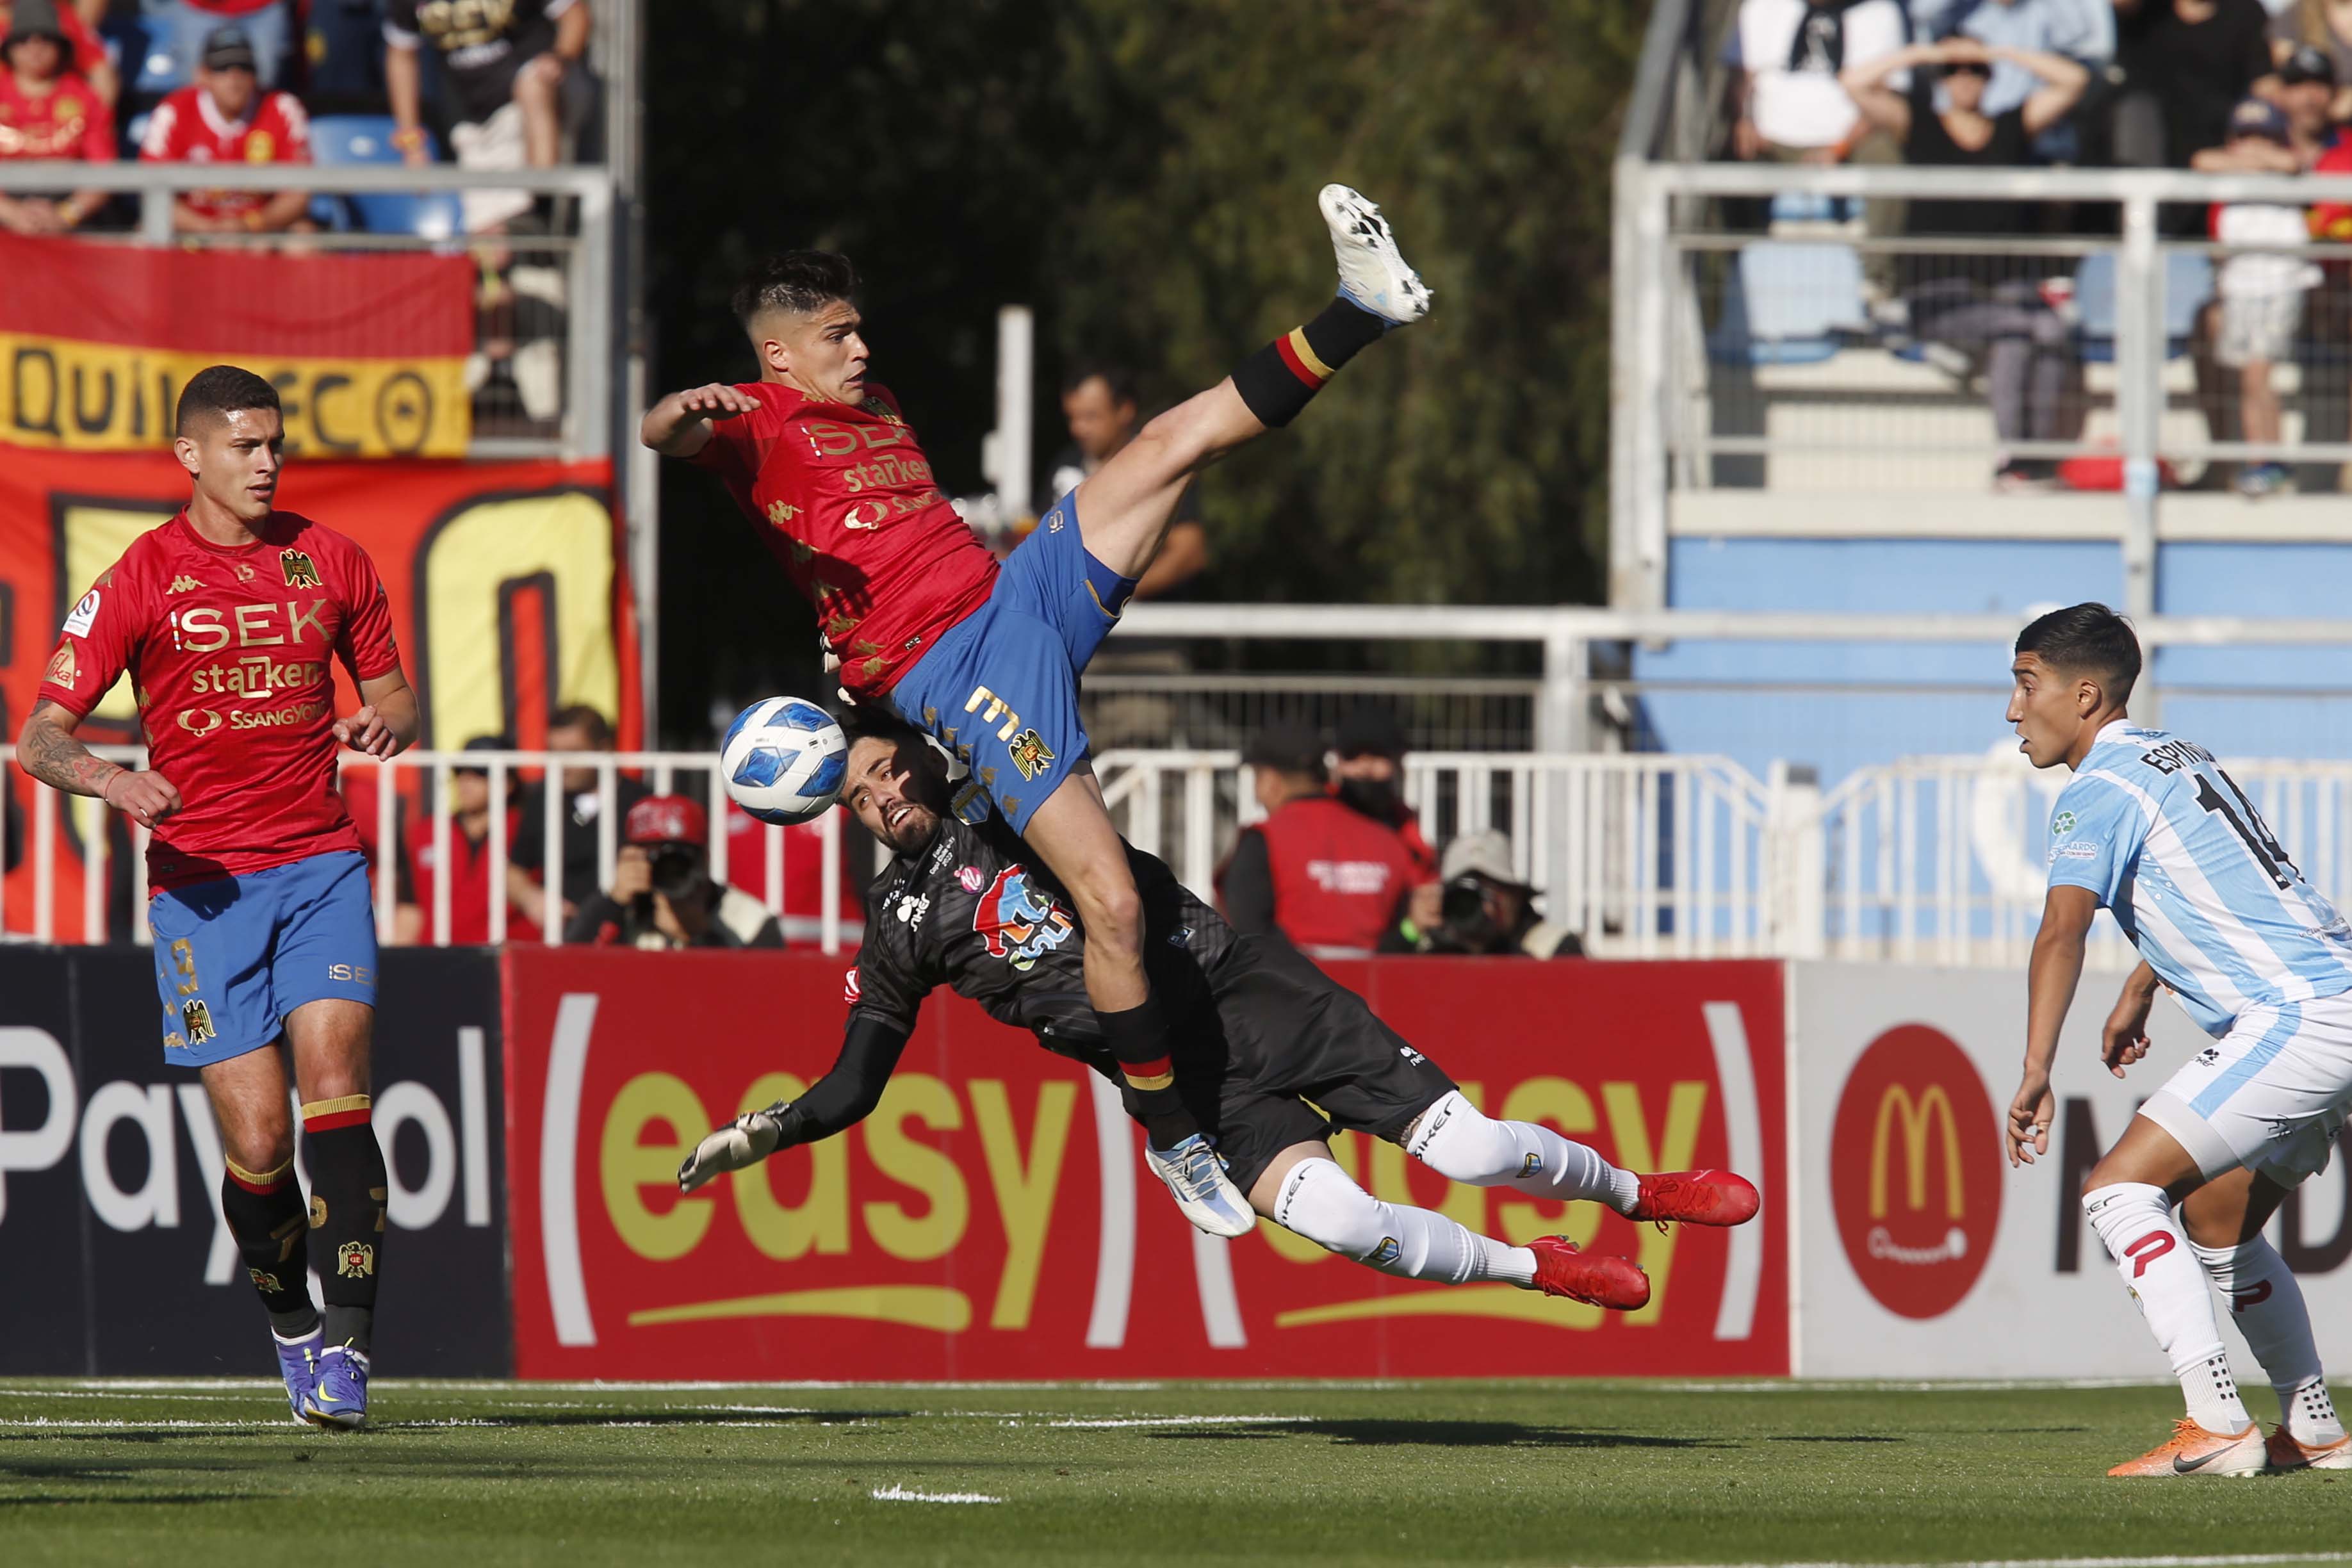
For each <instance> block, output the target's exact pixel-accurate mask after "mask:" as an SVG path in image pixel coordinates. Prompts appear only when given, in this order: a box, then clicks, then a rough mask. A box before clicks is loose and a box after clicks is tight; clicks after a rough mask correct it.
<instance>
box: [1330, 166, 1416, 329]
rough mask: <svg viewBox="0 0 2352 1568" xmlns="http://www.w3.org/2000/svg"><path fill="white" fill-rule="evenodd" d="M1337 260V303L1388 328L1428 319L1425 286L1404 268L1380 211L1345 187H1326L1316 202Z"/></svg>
mask: <svg viewBox="0 0 2352 1568" xmlns="http://www.w3.org/2000/svg"><path fill="white" fill-rule="evenodd" d="M1316 205H1318V206H1319V207H1321V208H1322V209H1323V221H1324V223H1325V224H1326V225H1328V226H1329V227H1330V230H1331V249H1332V251H1333V252H1334V253H1335V254H1336V255H1337V256H1338V257H1339V292H1340V294H1341V296H1342V297H1344V298H1345V299H1347V300H1349V301H1351V302H1352V303H1354V304H1356V305H1359V306H1361V307H1362V308H1363V309H1364V310H1369V311H1370V312H1371V313H1372V314H1373V315H1375V316H1378V317H1379V318H1380V319H1381V321H1386V322H1387V323H1388V324H1389V325H1390V326H1391V327H1402V326H1409V325H1411V324H1412V322H1414V321H1419V320H1421V319H1422V318H1423V316H1426V315H1427V314H1429V300H1430V293H1429V285H1427V284H1426V283H1423V281H1422V280H1421V274H1420V273H1418V272H1415V271H1414V270H1413V269H1412V268H1411V267H1409V266H1407V265H1406V264H1405V259H1404V255H1403V253H1402V251H1400V250H1398V249H1397V242H1396V236H1394V235H1393V234H1391V233H1390V232H1389V224H1388V219H1386V218H1384V217H1382V216H1381V209H1380V207H1379V205H1377V204H1375V203H1373V202H1370V201H1368V200H1366V199H1365V198H1364V196H1363V195H1361V194H1360V193H1359V192H1356V191H1353V190H1350V189H1349V188H1348V187H1347V186H1346V185H1326V186H1324V187H1323V191H1322V194H1321V195H1318V197H1317V198H1316Z"/></svg>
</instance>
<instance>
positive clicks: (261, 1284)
mask: <svg viewBox="0 0 2352 1568" xmlns="http://www.w3.org/2000/svg"><path fill="white" fill-rule="evenodd" d="M245 1277H246V1278H247V1279H250V1280H252V1281H253V1288H254V1289H257V1290H267V1291H268V1292H270V1293H271V1294H272V1295H275V1294H277V1293H278V1291H280V1290H283V1289H286V1287H284V1286H283V1285H280V1284H279V1283H278V1276H277V1275H275V1274H272V1273H269V1272H268V1270H266V1269H261V1268H248V1269H247V1270H246V1271H245Z"/></svg>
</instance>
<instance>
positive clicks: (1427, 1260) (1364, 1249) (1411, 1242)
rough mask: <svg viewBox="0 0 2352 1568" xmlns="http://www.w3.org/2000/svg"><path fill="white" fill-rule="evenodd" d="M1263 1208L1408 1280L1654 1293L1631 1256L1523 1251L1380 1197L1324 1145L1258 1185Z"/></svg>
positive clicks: (1609, 1300) (1549, 1241)
mask: <svg viewBox="0 0 2352 1568" xmlns="http://www.w3.org/2000/svg"><path fill="white" fill-rule="evenodd" d="M1250 1203H1251V1205H1252V1206H1254V1207H1255V1209H1256V1210H1257V1212H1258V1213H1260V1214H1262V1215H1265V1216H1266V1217H1267V1218H1268V1219H1270V1220H1273V1221H1274V1222H1275V1223H1276V1225H1279V1226H1283V1227H1284V1228H1286V1229H1287V1230H1292V1231H1296V1232H1297V1234H1299V1235H1300V1236H1303V1237H1306V1238H1307V1240H1309V1241H1311V1242H1313V1243H1315V1245H1316V1246H1318V1247H1323V1248H1325V1249H1326V1250H1328V1251H1331V1252H1336V1253H1338V1254H1339V1256H1341V1257H1342V1258H1353V1259H1355V1260H1356V1261H1357V1262H1359V1263H1360V1264H1363V1265H1364V1266H1365V1267H1366V1268H1377V1269H1379V1270H1380V1271H1381V1273H1383V1274H1393V1275H1395V1276H1397V1277H1398V1278H1399V1279H1435V1280H1438V1281H1441V1282H1443V1283H1444V1284H1447V1285H1468V1284H1473V1283H1475V1282H1477V1281H1479V1280H1498V1281H1500V1282H1502V1283H1504V1284H1507V1285H1516V1286H1517V1287H1519V1289H1523V1290H1540V1291H1542V1292H1543V1293H1544V1294H1545V1295H1547V1296H1565V1297H1568V1298H1570V1300H1578V1301H1585V1302H1590V1303H1591V1304H1592V1305H1593V1306H1596V1307H1608V1308H1611V1309H1612V1310H1618V1311H1631V1310H1633V1309H1634V1308H1636V1307H1639V1306H1642V1305H1643V1304H1644V1303H1645V1302H1647V1301H1648V1300H1649V1299H1650V1279H1649V1276H1647V1275H1645V1274H1643V1272H1642V1271H1641V1270H1640V1269H1639V1268H1635V1267H1634V1266H1633V1264H1631V1263H1628V1262H1627V1261H1625V1259H1623V1258H1611V1257H1607V1256H1605V1255H1603V1254H1600V1253H1587V1252H1579V1251H1578V1250H1577V1249H1576V1245H1575V1243H1573V1242H1571V1241H1570V1240H1569V1239H1568V1238H1567V1237H1558V1236H1548V1237H1542V1238H1540V1239H1539V1240H1538V1241H1536V1242H1534V1243H1532V1244H1531V1245H1529V1246H1527V1247H1513V1246H1511V1245H1509V1244H1508V1243H1507V1242H1501V1241H1496V1239H1495V1238H1494V1237H1487V1236H1481V1235H1479V1234H1478V1233H1477V1232H1476V1231H1475V1230H1472V1229H1470V1228H1469V1227H1468V1226H1464V1225H1461V1224H1459V1223H1457V1222H1455V1221H1454V1220H1451V1219H1448V1218H1447V1217H1446V1216H1445V1215H1442V1214H1437V1213H1434V1212H1433V1211H1432V1210H1429V1209H1424V1208H1415V1207H1413V1206H1412V1205H1410V1204H1394V1203H1388V1202H1385V1201H1383V1200H1381V1199H1380V1198H1376V1197H1374V1196H1372V1194H1370V1193H1368V1192H1366V1191H1365V1190H1364V1189H1363V1188H1362V1187H1361V1186H1360V1185H1358V1184H1357V1183H1356V1182H1355V1180H1354V1178H1352V1177H1350V1176H1349V1174H1348V1173H1347V1172H1345V1171H1343V1170H1341V1169H1340V1168H1339V1162H1338V1161H1336V1160H1334V1159H1333V1158H1332V1157H1331V1149H1330V1146H1329V1145H1328V1144H1327V1143H1322V1142H1309V1143H1296V1144H1293V1145H1291V1146H1290V1147H1289V1148H1287V1149H1285V1150H1284V1151H1282V1152H1281V1153H1279V1154H1277V1155H1276V1156H1275V1158H1274V1161H1273V1163H1271V1164H1269V1165H1267V1166H1266V1168H1265V1173H1264V1174H1262V1175H1260V1176H1259V1177H1258V1179H1257V1180H1256V1181H1255V1182H1253V1183H1252V1184H1250Z"/></svg>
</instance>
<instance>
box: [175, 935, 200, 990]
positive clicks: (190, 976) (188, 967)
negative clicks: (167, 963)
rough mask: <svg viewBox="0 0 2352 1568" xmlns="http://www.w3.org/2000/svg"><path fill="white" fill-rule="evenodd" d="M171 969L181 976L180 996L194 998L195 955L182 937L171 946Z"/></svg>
mask: <svg viewBox="0 0 2352 1568" xmlns="http://www.w3.org/2000/svg"><path fill="white" fill-rule="evenodd" d="M172 967H173V969H174V970H176V971H177V972H178V973H180V974H181V975H182V976H183V978H182V979H181V981H180V985H179V990H180V994H181V995H183V996H194V994H196V954H195V950H194V949H193V948H191V947H190V946H189V945H188V943H187V939H186V938H184V937H183V938H182V939H181V940H179V941H178V942H173V944H172Z"/></svg>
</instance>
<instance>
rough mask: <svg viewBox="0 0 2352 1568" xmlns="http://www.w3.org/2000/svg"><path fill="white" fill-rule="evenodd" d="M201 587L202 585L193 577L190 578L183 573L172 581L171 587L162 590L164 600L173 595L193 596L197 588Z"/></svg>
mask: <svg viewBox="0 0 2352 1568" xmlns="http://www.w3.org/2000/svg"><path fill="white" fill-rule="evenodd" d="M203 586H204V584H202V583H199V582H197V581H196V580H195V579H194V577H191V576H189V575H188V574H186V573H185V572H183V573H181V574H179V575H178V576H176V577H174V578H173V579H172V585H171V586H170V587H168V588H166V589H164V590H163V596H164V597H165V598H170V597H171V596H172V595H174V594H193V593H194V592H195V591H196V590H197V589H198V588H201V587H203Z"/></svg>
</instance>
